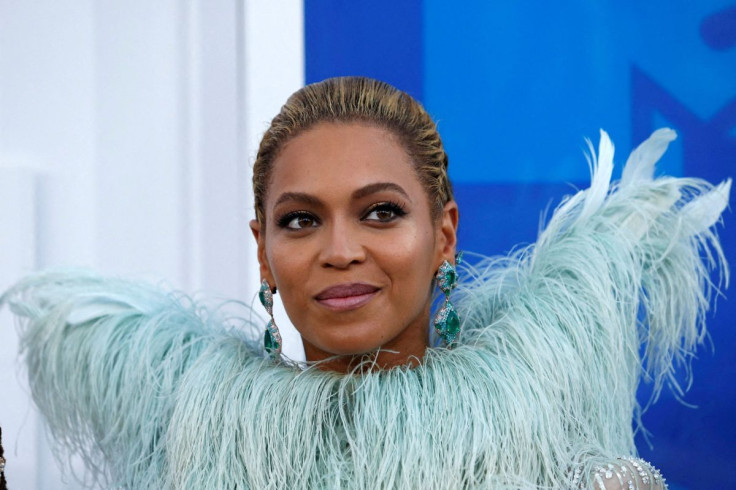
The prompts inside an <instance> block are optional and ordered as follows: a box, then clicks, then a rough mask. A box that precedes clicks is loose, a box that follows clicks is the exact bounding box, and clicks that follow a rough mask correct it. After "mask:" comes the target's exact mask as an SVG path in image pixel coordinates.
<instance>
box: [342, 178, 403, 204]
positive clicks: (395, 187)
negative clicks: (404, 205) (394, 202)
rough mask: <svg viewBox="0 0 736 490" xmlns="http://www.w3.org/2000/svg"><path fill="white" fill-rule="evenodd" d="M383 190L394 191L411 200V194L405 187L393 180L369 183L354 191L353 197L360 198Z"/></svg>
mask: <svg viewBox="0 0 736 490" xmlns="http://www.w3.org/2000/svg"><path fill="white" fill-rule="evenodd" d="M381 191H394V192H397V193H399V194H401V195H402V196H404V198H405V199H406V200H407V201H411V198H410V197H409V194H407V192H406V191H405V190H404V188H403V187H401V186H400V185H399V184H394V183H393V182H376V183H375V184H368V185H367V186H365V187H361V188H360V189H358V190H356V191H355V192H353V196H352V197H353V199H360V198H363V197H365V196H370V195H371V194H375V193H376V192H381Z"/></svg>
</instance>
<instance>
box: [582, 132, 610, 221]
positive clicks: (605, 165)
mask: <svg viewBox="0 0 736 490" xmlns="http://www.w3.org/2000/svg"><path fill="white" fill-rule="evenodd" d="M588 145H589V146H591V150H592V145H591V144H590V141H588ZM589 161H590V160H589ZM592 173H593V175H592V178H591V182H590V189H588V191H587V193H586V198H585V204H583V210H582V212H581V213H580V218H579V219H581V220H584V219H587V218H588V217H590V216H591V215H592V214H593V213H595V212H596V211H597V210H598V209H600V207H601V205H602V204H603V201H604V200H605V199H606V195H607V194H608V189H609V185H610V184H611V174H612V173H613V143H612V142H611V138H609V137H608V133H606V132H605V131H603V130H602V129H601V140H600V143H599V144H598V158H596V157H595V155H593V156H592Z"/></svg>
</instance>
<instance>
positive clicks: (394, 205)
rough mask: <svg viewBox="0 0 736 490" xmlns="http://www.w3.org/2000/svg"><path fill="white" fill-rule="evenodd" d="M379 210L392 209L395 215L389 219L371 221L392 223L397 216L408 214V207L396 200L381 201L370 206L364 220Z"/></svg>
mask: <svg viewBox="0 0 736 490" xmlns="http://www.w3.org/2000/svg"><path fill="white" fill-rule="evenodd" d="M378 210H385V211H391V212H392V213H393V216H392V217H391V218H389V219H388V220H370V221H378V222H380V223H390V222H391V221H394V220H395V219H396V218H401V217H402V216H406V209H404V206H402V205H401V204H399V203H398V202H395V201H385V202H379V203H376V204H374V205H372V206H371V207H370V208H368V211H366V213H365V214H364V215H363V218H361V219H363V220H365V219H366V218H367V217H368V216H370V215H371V214H372V213H374V212H375V211H378Z"/></svg>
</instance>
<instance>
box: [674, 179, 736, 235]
mask: <svg viewBox="0 0 736 490" xmlns="http://www.w3.org/2000/svg"><path fill="white" fill-rule="evenodd" d="M730 193H731V179H727V180H724V181H723V182H721V183H720V184H718V185H717V186H716V187H714V188H713V189H712V190H711V191H710V192H708V193H706V194H703V195H702V196H699V197H696V198H695V199H693V200H692V201H690V202H689V203H687V204H686V205H685V206H684V207H683V208H682V217H683V218H684V219H686V220H688V221H689V222H690V225H691V226H692V227H693V232H694V233H701V232H703V231H705V230H707V229H708V228H710V227H711V226H713V225H714V224H715V223H716V221H718V219H719V218H720V216H721V213H723V210H724V209H726V206H728V197H729V194H730Z"/></svg>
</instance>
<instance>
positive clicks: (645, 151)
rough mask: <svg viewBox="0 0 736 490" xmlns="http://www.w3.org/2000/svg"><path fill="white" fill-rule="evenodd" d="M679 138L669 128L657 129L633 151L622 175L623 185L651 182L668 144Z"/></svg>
mask: <svg viewBox="0 0 736 490" xmlns="http://www.w3.org/2000/svg"><path fill="white" fill-rule="evenodd" d="M676 138H677V133H675V132H674V131H673V130H671V129H669V128H661V129H658V130H656V131H655V132H654V133H652V135H651V136H650V137H649V138H647V139H646V140H645V141H644V142H643V143H642V144H640V145H639V146H638V147H637V148H636V149H635V150H634V151H632V152H631V155H630V156H629V158H628V160H626V165H625V166H624V172H623V175H622V176H621V187H628V186H629V185H631V184H632V183H634V182H641V181H643V182H649V181H651V180H652V177H653V176H654V165H655V164H656V163H657V162H658V161H659V159H660V158H662V155H663V154H664V152H665V151H667V146H668V145H669V144H670V142H671V141H674V140H675V139H676Z"/></svg>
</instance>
